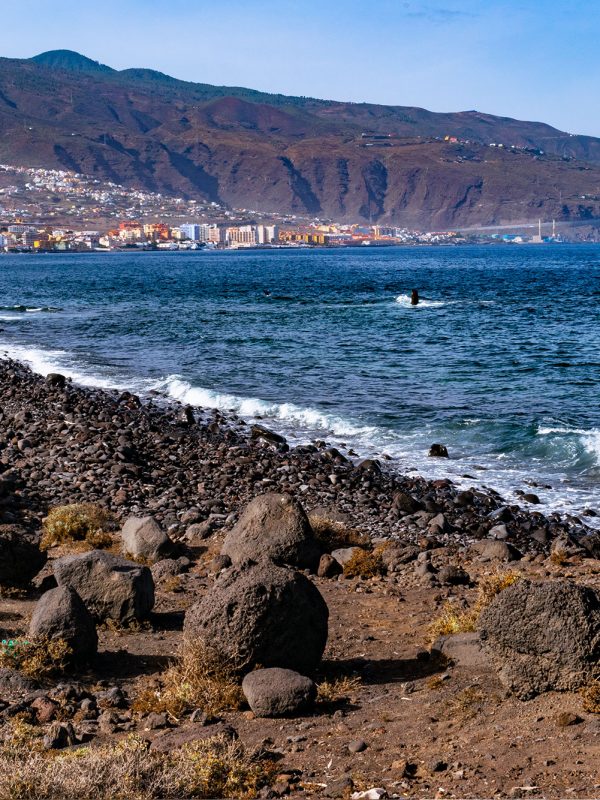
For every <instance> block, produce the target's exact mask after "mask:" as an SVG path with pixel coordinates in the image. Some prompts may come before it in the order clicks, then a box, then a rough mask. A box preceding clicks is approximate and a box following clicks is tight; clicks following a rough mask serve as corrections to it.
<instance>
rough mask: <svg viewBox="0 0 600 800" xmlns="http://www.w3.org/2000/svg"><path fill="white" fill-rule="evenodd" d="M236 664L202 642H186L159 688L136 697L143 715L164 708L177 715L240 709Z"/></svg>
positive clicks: (139, 710)
mask: <svg viewBox="0 0 600 800" xmlns="http://www.w3.org/2000/svg"><path fill="white" fill-rule="evenodd" d="M243 699H244V698H243V694H242V689H241V686H240V684H239V680H238V671H237V664H236V663H235V661H234V660H232V659H229V660H227V659H225V658H224V657H223V656H222V655H221V654H220V653H218V652H217V651H216V650H214V649H213V648H211V647H209V646H208V645H206V644H205V643H204V642H202V641H197V642H191V641H189V640H187V641H184V642H183V645H182V648H181V652H180V654H179V656H178V658H177V659H176V660H175V661H174V663H173V664H172V665H171V666H170V667H169V668H168V669H167V670H166V671H165V672H164V673H163V674H162V676H161V677H160V688H159V689H147V690H145V691H143V692H141V693H140V694H139V695H138V697H137V698H136V699H135V700H134V703H133V709H134V711H138V712H139V713H142V714H148V713H150V712H151V711H158V712H161V711H164V712H166V713H168V714H171V715H172V716H173V717H174V718H176V719H177V718H178V717H180V716H181V715H182V714H184V713H185V712H189V711H193V710H195V709H197V708H200V709H202V710H203V711H204V712H205V713H206V714H208V715H209V716H216V715H217V714H219V713H221V712H223V711H227V710H237V709H239V708H240V707H241V705H242V703H243Z"/></svg>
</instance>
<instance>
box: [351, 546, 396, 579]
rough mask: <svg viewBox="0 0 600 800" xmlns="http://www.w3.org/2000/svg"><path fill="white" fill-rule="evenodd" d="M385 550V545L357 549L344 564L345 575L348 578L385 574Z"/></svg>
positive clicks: (372, 576)
mask: <svg viewBox="0 0 600 800" xmlns="http://www.w3.org/2000/svg"><path fill="white" fill-rule="evenodd" d="M384 550H385V545H381V546H380V547H376V548H375V549H374V550H370V551H369V550H357V551H356V552H355V553H354V554H353V556H352V558H351V559H350V560H349V561H347V562H346V563H345V564H344V575H345V576H346V577H347V578H374V577H375V576H376V575H385V571H386V570H385V564H384V561H383V552H384Z"/></svg>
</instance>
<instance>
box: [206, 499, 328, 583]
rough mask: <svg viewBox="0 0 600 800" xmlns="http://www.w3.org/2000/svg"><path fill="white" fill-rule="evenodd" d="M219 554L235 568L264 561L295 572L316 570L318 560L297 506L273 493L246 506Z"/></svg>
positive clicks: (302, 516) (319, 553) (307, 527)
mask: <svg viewBox="0 0 600 800" xmlns="http://www.w3.org/2000/svg"><path fill="white" fill-rule="evenodd" d="M221 553H222V554H223V555H227V556H229V558H230V559H231V561H232V563H233V564H234V565H236V566H239V565H241V564H243V563H244V562H246V561H258V560H259V559H261V558H264V557H266V558H270V559H272V560H273V561H274V562H275V563H276V564H288V565H289V566H292V567H298V568H299V569H316V568H317V566H318V564H319V558H320V556H321V551H320V548H319V545H318V544H317V542H316V540H315V537H314V534H313V531H312V528H311V527H310V522H309V521H308V517H307V516H306V513H305V512H304V509H303V508H302V506H301V505H300V503H298V502H297V501H296V500H294V499H293V498H292V497H290V496H289V495H287V494H276V493H274V492H270V493H268V494H263V495H259V497H255V498H254V500H252V501H251V502H250V503H248V505H247V506H246V508H245V509H244V511H243V512H242V515H241V517H240V519H239V520H238V522H237V524H236V525H235V527H234V528H233V530H231V531H230V532H229V533H228V534H227V536H226V537H225V542H224V543H223V548H222V550H221Z"/></svg>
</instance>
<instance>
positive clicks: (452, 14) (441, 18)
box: [404, 3, 478, 22]
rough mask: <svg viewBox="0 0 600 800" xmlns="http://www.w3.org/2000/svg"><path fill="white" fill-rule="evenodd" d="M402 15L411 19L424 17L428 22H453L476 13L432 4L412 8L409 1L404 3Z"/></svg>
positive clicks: (473, 15) (474, 15) (470, 17)
mask: <svg viewBox="0 0 600 800" xmlns="http://www.w3.org/2000/svg"><path fill="white" fill-rule="evenodd" d="M404 8H405V9H406V10H405V11H404V16H406V17H411V18H413V19H426V20H428V21H429V22H454V21H456V20H459V19H466V18H468V19H472V18H474V17H476V16H478V15H477V14H474V13H472V12H470V11H457V10H456V9H454V8H439V7H434V6H421V7H420V8H413V7H412V4H411V3H404Z"/></svg>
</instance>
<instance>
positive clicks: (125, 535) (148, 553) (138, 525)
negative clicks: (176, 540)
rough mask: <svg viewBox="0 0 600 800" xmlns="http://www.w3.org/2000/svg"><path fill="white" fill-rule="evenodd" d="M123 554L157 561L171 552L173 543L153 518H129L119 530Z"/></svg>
mask: <svg viewBox="0 0 600 800" xmlns="http://www.w3.org/2000/svg"><path fill="white" fill-rule="evenodd" d="M121 540H122V542H123V553H125V554H126V555H129V556H133V558H144V559H146V560H147V561H159V560H160V559H161V558H164V557H165V556H166V555H169V554H170V553H171V552H172V550H173V542H172V541H171V540H170V539H169V537H168V536H167V534H166V533H165V532H164V531H163V529H162V528H161V527H160V525H159V524H158V522H157V521H156V520H155V519H154V517H129V519H128V520H127V521H126V522H125V524H124V525H123V528H122V530H121Z"/></svg>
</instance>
